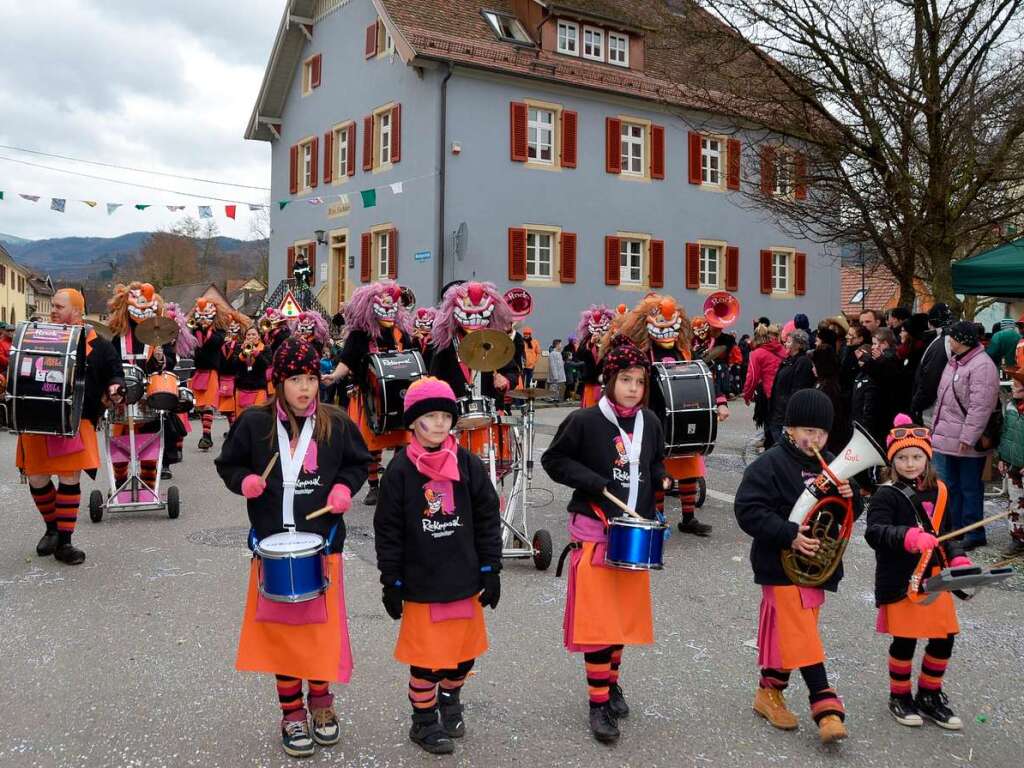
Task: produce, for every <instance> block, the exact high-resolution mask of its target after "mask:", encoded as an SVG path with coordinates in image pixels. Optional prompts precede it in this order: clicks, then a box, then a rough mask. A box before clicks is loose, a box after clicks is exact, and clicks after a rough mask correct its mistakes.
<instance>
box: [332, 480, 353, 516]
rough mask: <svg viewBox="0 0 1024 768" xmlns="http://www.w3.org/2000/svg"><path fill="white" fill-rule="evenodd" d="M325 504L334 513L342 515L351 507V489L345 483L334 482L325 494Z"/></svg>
mask: <svg viewBox="0 0 1024 768" xmlns="http://www.w3.org/2000/svg"><path fill="white" fill-rule="evenodd" d="M327 504H328V506H330V508H331V512H333V513H334V514H335V515H343V514H345V513H346V512H348V511H349V509H351V508H352V491H350V490H349V489H348V486H347V485H342V484H341V483H335V485H334V487H333V488H331V492H330V493H329V494H328V495H327Z"/></svg>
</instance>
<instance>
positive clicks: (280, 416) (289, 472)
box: [216, 338, 370, 757]
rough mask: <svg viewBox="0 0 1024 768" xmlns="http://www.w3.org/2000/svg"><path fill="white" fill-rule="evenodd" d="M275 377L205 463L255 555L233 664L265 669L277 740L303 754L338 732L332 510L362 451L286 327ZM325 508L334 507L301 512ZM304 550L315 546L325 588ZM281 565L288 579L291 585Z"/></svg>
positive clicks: (340, 619) (358, 475)
mask: <svg viewBox="0 0 1024 768" xmlns="http://www.w3.org/2000/svg"><path fill="white" fill-rule="evenodd" d="M274 386H275V396H274V397H273V398H272V399H271V400H270V402H268V403H267V404H266V405H263V406H254V407H252V408H249V409H247V410H246V411H244V412H243V413H242V415H241V416H239V418H238V420H237V421H236V422H235V424H234V426H233V427H232V428H231V431H230V433H229V435H228V439H227V441H226V442H225V443H224V448H223V450H222V451H221V454H220V456H219V457H218V458H217V461H216V464H217V471H218V472H219V473H220V476H221V478H222V479H223V480H224V483H225V485H227V487H228V488H229V489H231V490H232V491H234V492H235V493H238V494H241V495H243V496H245V498H246V500H247V501H246V507H247V509H248V512H249V522H250V524H251V526H252V528H251V530H250V535H249V539H250V546H251V547H252V548H253V549H254V550H255V551H257V552H260V551H262V552H263V553H264V554H265V557H266V559H265V560H264V559H261V558H260V557H258V556H257V557H254V558H253V561H252V566H251V569H250V571H249V590H248V599H247V602H246V606H245V617H244V619H243V623H242V634H241V638H240V639H239V644H238V657H237V660H236V662H235V666H236V668H237V669H239V670H242V671H248V672H266V673H270V674H273V675H276V677H277V693H278V698H279V700H280V704H281V710H282V712H283V720H282V722H281V738H282V743H283V746H284V751H285V752H286V753H288V754H289V755H291V756H292V757H308V756H309V755H312V754H313V751H314V749H315V745H316V744H320V745H321V746H329V745H331V744H336V743H337V742H338V741H339V739H340V738H341V729H340V727H339V725H338V718H337V716H336V715H335V713H334V707H333V704H334V697H333V696H332V695H331V693H330V688H329V685H330V683H331V682H342V683H347V682H348V681H349V678H350V676H351V673H352V652H351V649H350V647H349V639H348V619H347V616H346V611H345V585H344V581H343V571H342V557H341V551H342V547H343V546H344V543H345V522H344V519H343V518H342V514H344V513H345V512H346V511H347V510H348V509H349V507H350V506H351V505H352V495H353V494H354V493H356V492H358V490H359V489H360V488H361V487H362V485H363V483H364V482H366V474H367V468H368V465H369V463H370V454H369V452H368V451H367V450H366V444H365V443H364V442H363V439H362V437H361V436H360V434H359V430H358V428H357V427H356V426H355V425H354V424H353V423H352V422H351V421H350V420H349V419H348V417H347V416H345V415H344V414H343V413H342V412H341V411H339V410H338V409H337V408H334V407H333V406H330V405H326V404H325V403H321V402H320V401H319V397H318V394H319V388H320V356H319V355H318V354H317V352H316V350H315V349H314V348H313V346H312V345H311V344H309V343H308V342H306V341H303V340H302V339H298V338H289V339H287V340H286V341H285V342H284V343H282V344H281V346H280V347H278V349H277V352H276V353H275V355H274ZM261 473H262V474H261ZM325 509H327V510H328V511H330V512H331V513H333V514H326V515H316V516H314V515H313V514H312V513H314V512H321V511H323V510H325ZM307 515H308V516H309V518H310V519H307ZM321 552H322V554H321ZM310 557H316V558H320V557H322V558H323V561H322V571H323V575H324V576H326V588H324V584H323V581H321V580H318V579H314V578H313V575H312V574H313V572H314V571H315V572H316V573H320V566H319V564H318V563H316V562H314V563H310V560H309V558H310ZM310 565H314V566H316V567H313V568H310ZM282 568H284V569H285V571H284V573H283V574H282V570H281V569H282ZM289 571H290V572H291V573H293V574H295V575H296V578H297V579H298V582H297V583H295V588H294V589H293V590H292V591H293V592H294V594H287V593H288V591H289V589H288V587H287V585H288V584H289V583H291V582H294V581H295V580H293V579H292V578H291V575H290V573H289ZM303 680H308V681H309V695H308V698H307V701H306V704H308V708H309V710H310V711H309V715H310V716H311V717H312V721H313V726H312V733H311V732H310V726H309V723H308V722H307V710H306V706H304V702H303V698H302V681H303Z"/></svg>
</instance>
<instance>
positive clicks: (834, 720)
mask: <svg viewBox="0 0 1024 768" xmlns="http://www.w3.org/2000/svg"><path fill="white" fill-rule="evenodd" d="M818 735H819V736H820V737H821V743H822V744H831V743H832V742H833V741H841V740H842V739H845V738H846V726H845V725H843V721H842V720H840V719H839V715H825V716H824V717H823V718H821V720H820V721H819V722H818Z"/></svg>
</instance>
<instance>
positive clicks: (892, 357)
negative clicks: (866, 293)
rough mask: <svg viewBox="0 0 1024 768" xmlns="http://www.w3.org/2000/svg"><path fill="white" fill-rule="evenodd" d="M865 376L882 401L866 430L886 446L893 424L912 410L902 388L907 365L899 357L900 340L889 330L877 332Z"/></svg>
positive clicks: (877, 400)
mask: <svg viewBox="0 0 1024 768" xmlns="http://www.w3.org/2000/svg"><path fill="white" fill-rule="evenodd" d="M864 372H865V373H867V375H868V377H869V378H870V379H871V382H872V383H873V384H874V385H875V386H876V387H877V390H876V391H877V393H878V397H877V399H876V401H875V406H876V409H875V411H874V412H873V413H872V414H871V419H870V423H868V424H864V425H863V426H865V427H866V428H867V429H868V431H869V432H870V433H871V436H872V437H873V438H875V440H876V441H878V442H879V443H880V444H882V445H884V444H885V438H886V435H888V434H889V430H890V429H892V420H893V419H894V418H896V414H897V413H902V412H904V411H905V410H906V409H907V406H908V402H907V401H906V398H905V392H904V389H903V387H902V386H900V381H901V377H902V376H903V363H902V362H901V361H900V359H899V357H898V356H897V355H896V337H895V336H894V335H893V332H892V331H890V330H889V329H888V328H879V329H878V330H877V331H875V332H874V334H873V339H872V344H871V355H870V356H869V357H867V358H865V360H864Z"/></svg>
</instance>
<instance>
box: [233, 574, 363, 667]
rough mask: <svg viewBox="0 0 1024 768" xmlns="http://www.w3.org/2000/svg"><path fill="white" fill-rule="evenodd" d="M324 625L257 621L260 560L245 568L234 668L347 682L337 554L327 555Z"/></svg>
mask: <svg viewBox="0 0 1024 768" xmlns="http://www.w3.org/2000/svg"><path fill="white" fill-rule="evenodd" d="M327 573H328V577H329V578H330V580H331V583H330V586H329V587H328V588H327V595H326V600H327V621H326V622H325V623H323V624H299V625H295V624H280V623H277V622H273V621H256V603H257V601H258V599H259V580H260V577H259V560H257V559H256V558H253V561H252V565H251V566H250V568H249V592H248V597H247V599H246V603H245V617H244V618H243V619H242V634H241V637H240V638H239V640H238V656H237V658H236V659H235V669H237V670H239V671H240V672H266V673H268V674H272V675H273V674H277V675H287V676H289V677H297V678H300V679H302V680H327V681H331V682H341V683H347V682H348V681H349V680H350V679H351V677H352V648H351V646H350V645H349V637H348V615H347V612H346V609H345V582H344V578H345V569H344V565H343V563H342V557H341V555H340V554H334V555H328V556H327Z"/></svg>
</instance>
